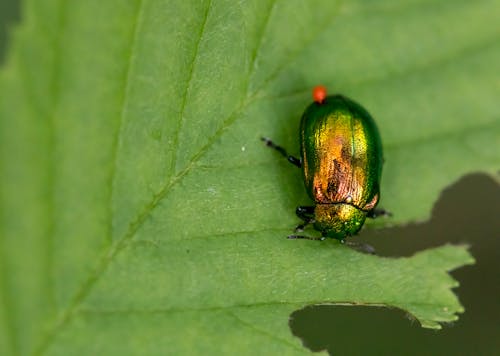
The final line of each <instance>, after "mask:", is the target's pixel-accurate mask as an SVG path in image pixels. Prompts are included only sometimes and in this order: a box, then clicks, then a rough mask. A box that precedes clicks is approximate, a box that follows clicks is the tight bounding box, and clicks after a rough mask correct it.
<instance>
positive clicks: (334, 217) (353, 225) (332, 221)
mask: <svg viewBox="0 0 500 356" xmlns="http://www.w3.org/2000/svg"><path fill="white" fill-rule="evenodd" d="M365 218H366V213H365V212H364V211H363V210H361V209H358V208H356V207H355V206H353V205H350V204H346V203H337V204H318V205H316V208H315V209H314V220H315V223H314V227H315V228H316V229H317V230H319V231H321V233H322V234H323V235H324V236H328V237H333V238H336V239H339V240H343V239H344V238H345V237H347V236H351V235H355V234H356V233H357V232H358V231H359V230H360V229H361V226H363V223H364V221H365Z"/></svg>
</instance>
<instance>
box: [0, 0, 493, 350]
mask: <svg viewBox="0 0 500 356" xmlns="http://www.w3.org/2000/svg"><path fill="white" fill-rule="evenodd" d="M499 15H500V7H499V5H498V3H497V2H494V1H479V2H473V3H472V2H467V1H458V2H453V3H450V2H446V1H438V0H432V1H408V2H405V3H404V4H403V3H401V4H397V5H395V4H393V2H389V1H380V2H377V3H373V2H369V1H346V2H332V1H326V0H324V1H317V2H314V4H313V3H307V4H306V3H305V2H302V1H298V0H293V1H244V2H243V1H242V2H234V1H216V0H212V1H210V0H207V1H194V0H193V1H160V0H136V1H106V2H101V1H96V0H90V1H86V2H71V1H62V0H47V1H44V2H39V1H33V0H32V1H30V0H26V1H25V4H24V20H23V24H22V26H20V27H19V28H17V29H16V31H15V32H14V33H13V40H12V45H11V48H10V53H9V56H8V61H7V64H6V65H5V67H4V68H3V69H2V71H1V72H0V90H1V93H2V95H1V97H0V135H1V136H0V139H1V140H0V145H1V146H0V147H1V151H0V152H1V159H0V164H1V172H2V184H1V189H2V190H1V194H2V200H1V204H2V205H1V210H0V211H1V214H2V215H1V219H2V220H1V245H0V253H1V255H0V258H1V270H0V272H1V276H0V277H1V285H0V288H1V294H0V298H1V300H0V301H1V302H2V303H3V306H5V307H2V308H1V309H2V312H1V313H0V335H1V336H0V341H1V343H0V345H1V346H0V347H1V349H0V351H1V353H2V354H9V353H12V354H32V353H38V354H47V355H52V354H62V355H67V354H120V355H123V354H165V353H171V354H193V353H200V354H201V353H203V354H209V353H214V354H220V353H227V354H230V353H231V354H234V353H236V352H237V353H239V354H241V353H245V352H246V353H249V354H250V353H252V354H255V353H267V354H276V353H278V352H279V353H284V354H285V353H288V354H294V353H305V352H307V350H306V349H304V348H302V346H301V344H300V340H298V339H296V338H294V337H293V336H292V334H291V333H290V330H289V328H288V325H287V320H288V316H289V315H290V313H291V312H293V311H294V310H296V309H298V308H301V307H303V306H305V305H308V304H317V303H339V304H352V305H384V306H389V307H397V308H401V309H404V310H406V311H407V312H408V313H410V314H412V315H413V316H415V317H416V318H417V319H418V320H419V321H420V323H421V324H422V325H423V326H424V327H431V328H439V323H440V322H448V321H452V320H456V318H457V317H456V313H459V312H462V311H463V308H462V307H461V305H460V304H459V302H458V300H457V298H456V296H455V295H454V294H453V293H452V292H451V290H450V289H451V288H453V287H456V286H457V285H458V284H457V282H456V281H454V280H453V279H452V278H451V277H450V276H449V275H448V274H447V272H448V271H450V270H452V269H455V268H457V267H460V266H462V265H464V264H470V263H472V262H473V259H472V257H471V256H470V255H469V254H468V252H467V251H466V248H465V247H463V246H443V247H440V248H435V249H431V250H426V251H422V252H419V253H417V254H415V255H414V256H412V257H409V258H382V257H375V256H369V255H363V254H360V253H358V252H355V251H353V250H352V249H349V248H347V247H345V246H341V245H340V244H338V243H336V242H335V241H327V242H324V243H315V242H313V241H291V240H287V239H285V236H286V235H288V234H289V233H290V232H291V229H293V227H294V226H295V225H296V224H297V218H296V217H295V216H294V209H295V206H297V205H301V204H302V205H303V204H307V203H308V199H307V195H306V193H305V191H304V189H303V186H302V182H301V177H300V172H299V171H298V170H296V169H294V167H291V166H289V165H288V164H287V163H286V161H284V160H283V159H282V158H281V157H279V156H278V155H277V154H276V153H275V152H272V151H270V150H268V149H267V148H266V147H264V146H263V145H262V143H261V142H260V141H259V138H260V137H261V136H268V137H272V138H273V139H274V140H275V141H276V142H279V143H280V144H282V145H283V146H285V147H287V149H289V150H290V152H291V153H293V154H296V153H297V151H298V142H297V136H298V133H297V127H298V122H299V119H300V115H301V113H302V110H303V109H304V107H305V106H306V105H307V104H308V102H309V101H310V88H311V87H312V86H314V85H316V84H318V83H322V84H325V85H327V86H328V87H329V88H330V91H332V92H342V93H344V94H346V95H347V96H350V97H352V98H354V99H355V100H357V101H359V102H360V103H363V105H364V106H365V107H366V108H367V109H368V110H369V111H370V112H371V113H372V114H373V116H374V117H375V118H376V120H377V123H378V125H379V128H380V131H381V134H382V139H383V142H384V149H385V152H384V156H385V160H386V164H385V167H384V173H383V180H382V182H383V183H382V188H381V196H382V201H381V204H380V205H381V206H383V207H384V208H386V209H388V210H390V211H392V212H393V213H394V217H393V218H391V219H390V220H382V221H379V222H377V221H375V222H373V223H371V224H368V225H372V226H373V225H376V224H382V225H387V224H403V223H407V222H409V221H416V220H423V219H426V218H427V217H428V216H429V214H430V209H431V207H432V204H433V202H434V201H435V200H436V198H437V196H438V194H439V192H440V191H441V190H442V189H443V187H445V186H447V185H449V184H450V183H452V182H453V181H455V180H457V179H458V178H459V177H460V176H461V175H463V174H465V173H468V172H472V171H482V172H487V173H492V174H493V173H494V172H495V170H496V169H497V168H498V166H499V163H500V162H499V161H500V159H499V155H498V152H497V151H498V150H496V149H495V147H498V146H499V142H500V123H499V122H500V121H499V116H500V115H499V110H498V104H497V103H498V93H499V92H500V83H499V82H498V80H497V73H498V63H500V46H499V41H498V35H499V33H498V26H496V25H495V23H496V22H495V20H496V19H497V18H498V16H499ZM464 23H467V26H463V24H464ZM368 228H370V226H369V227H368ZM370 243H373V244H374V245H375V246H376V241H373V242H370Z"/></svg>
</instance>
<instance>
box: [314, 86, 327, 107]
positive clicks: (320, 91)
mask: <svg viewBox="0 0 500 356" xmlns="http://www.w3.org/2000/svg"><path fill="white" fill-rule="evenodd" d="M312 94H313V100H314V101H315V102H317V103H318V104H322V103H323V101H325V98H326V87H325V86H323V85H317V86H315V87H314V89H313V92H312Z"/></svg>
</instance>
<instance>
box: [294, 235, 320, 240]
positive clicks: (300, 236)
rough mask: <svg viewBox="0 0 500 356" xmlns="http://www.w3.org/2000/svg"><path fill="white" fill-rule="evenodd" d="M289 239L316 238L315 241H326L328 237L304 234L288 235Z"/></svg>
mask: <svg viewBox="0 0 500 356" xmlns="http://www.w3.org/2000/svg"><path fill="white" fill-rule="evenodd" d="M287 238H288V239H292V240H298V239H303V240H314V241H324V240H326V237H324V236H321V237H310V236H303V235H288V236H287Z"/></svg>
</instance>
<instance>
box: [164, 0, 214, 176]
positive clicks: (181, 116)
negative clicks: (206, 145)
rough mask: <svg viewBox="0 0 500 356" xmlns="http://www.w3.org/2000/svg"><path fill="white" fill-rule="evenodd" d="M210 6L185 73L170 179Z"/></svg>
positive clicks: (206, 10) (209, 3) (208, 3)
mask: <svg viewBox="0 0 500 356" xmlns="http://www.w3.org/2000/svg"><path fill="white" fill-rule="evenodd" d="M211 5H212V0H208V2H207V7H206V9H205V13H204V15H203V19H202V23H201V26H200V31H199V33H198V40H197V41H196V45H195V48H194V51H193V58H192V59H191V63H190V64H189V69H188V73H187V80H186V86H185V88H184V93H183V95H182V102H181V107H180V112H179V119H178V122H177V126H176V128H175V132H174V133H173V138H174V139H173V143H172V152H173V158H172V162H171V163H170V172H171V177H172V176H173V175H174V174H175V170H176V167H175V166H176V164H177V158H178V157H177V156H178V155H177V152H178V151H179V136H180V133H181V131H182V124H183V122H184V117H185V115H184V114H185V110H186V103H187V97H188V94H189V89H190V88H191V82H192V80H193V73H194V68H195V66H196V63H197V61H198V53H199V50H200V44H201V42H202V40H203V35H204V33H205V28H206V24H207V20H208V16H209V14H210V8H211Z"/></svg>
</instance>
